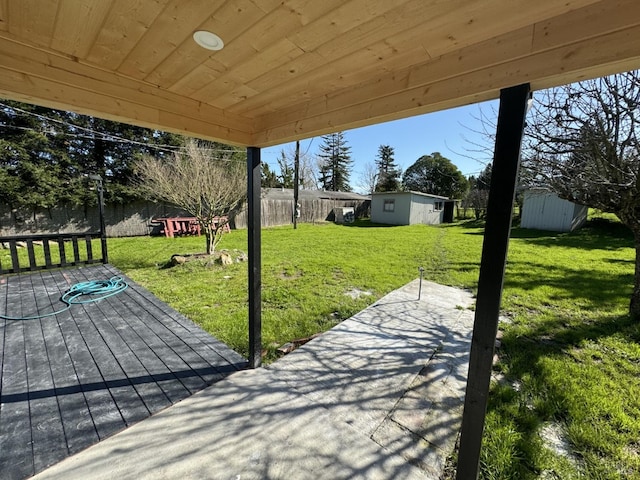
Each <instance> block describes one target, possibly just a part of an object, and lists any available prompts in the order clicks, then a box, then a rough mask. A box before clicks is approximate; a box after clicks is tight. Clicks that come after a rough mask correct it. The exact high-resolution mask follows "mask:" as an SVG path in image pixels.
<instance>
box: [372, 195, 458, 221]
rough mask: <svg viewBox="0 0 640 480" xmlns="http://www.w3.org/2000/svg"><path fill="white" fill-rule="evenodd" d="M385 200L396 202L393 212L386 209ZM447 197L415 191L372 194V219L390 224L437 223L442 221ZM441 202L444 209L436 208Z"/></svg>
mask: <svg viewBox="0 0 640 480" xmlns="http://www.w3.org/2000/svg"><path fill="white" fill-rule="evenodd" d="M385 201H387V202H390V201H393V203H394V210H393V212H390V211H385V208H384V204H385ZM445 201H446V198H444V197H442V198H440V197H432V196H429V195H423V194H419V193H415V192H385V193H374V194H373V195H372V196H371V221H372V222H373V223H386V224H388V225H415V224H418V223H423V224H428V225H436V224H439V223H442V218H443V217H444V202H445ZM436 202H440V203H441V204H442V209H441V210H439V211H436V210H435V203H436Z"/></svg>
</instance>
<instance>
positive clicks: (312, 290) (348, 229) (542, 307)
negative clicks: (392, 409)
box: [109, 219, 640, 479]
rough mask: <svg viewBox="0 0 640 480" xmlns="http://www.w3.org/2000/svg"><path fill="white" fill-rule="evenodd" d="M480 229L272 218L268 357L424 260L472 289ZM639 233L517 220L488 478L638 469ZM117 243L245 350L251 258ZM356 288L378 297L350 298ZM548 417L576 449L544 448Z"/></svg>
mask: <svg viewBox="0 0 640 480" xmlns="http://www.w3.org/2000/svg"><path fill="white" fill-rule="evenodd" d="M482 232H483V231H482V228H481V225H479V224H477V223H475V222H466V223H462V224H458V225H452V226H441V227H429V226H422V225H417V226H410V227H382V226H372V225H370V224H368V223H361V224H357V225H355V226H337V225H332V224H324V225H309V224H302V225H300V226H299V228H298V230H295V231H294V230H293V229H292V228H291V227H281V228H269V229H265V230H264V231H263V342H264V343H263V345H264V349H265V351H266V359H267V361H272V360H274V359H275V358H277V355H276V352H275V349H276V348H277V347H278V346H279V345H281V344H283V343H285V342H287V341H289V340H292V339H295V338H299V337H305V336H307V335H310V334H313V333H316V332H318V331H322V330H326V329H327V328H330V327H331V326H333V325H335V324H336V323H337V322H339V321H340V320H342V319H345V318H347V317H349V316H351V315H352V314H354V313H356V312H357V311H359V310H361V309H362V308H364V307H365V306H366V305H367V304H369V303H371V302H373V301H374V300H375V299H377V298H379V297H380V296H382V295H383V294H385V293H387V292H389V291H390V290H393V289H395V288H397V287H400V286H401V285H404V284H405V283H407V282H408V281H410V280H412V279H414V278H416V277H417V276H418V267H419V266H423V267H424V268H425V278H427V279H428V280H433V281H436V282H440V283H444V284H448V285H454V286H460V287H466V288H470V289H475V287H476V282H477V278H478V264H479V260H480V251H481V247H482V238H483V237H482ZM246 241H247V238H246V231H234V232H232V233H231V234H229V235H227V236H226V237H225V238H224V240H223V242H222V244H221V247H222V248H226V249H242V250H246ZM632 245H633V241H632V238H631V236H630V235H629V234H628V232H627V231H626V229H624V228H623V227H622V226H621V225H620V224H617V223H613V222H610V221H609V220H607V219H596V220H594V221H592V222H591V223H590V225H589V226H588V227H587V228H584V229H582V230H580V231H578V232H575V233H571V234H554V233H549V232H539V231H531V230H520V229H514V231H513V233H512V241H511V244H510V251H509V261H508V266H507V272H506V280H505V288H504V296H503V310H504V313H505V314H507V315H508V316H509V317H510V318H511V322H510V323H504V324H502V325H501V329H502V330H503V331H504V337H503V346H502V348H501V350H500V363H499V365H497V367H496V371H497V372H496V373H500V374H501V375H500V376H498V377H497V378H499V381H496V382H495V383H494V384H493V386H492V393H491V397H490V405H489V412H488V416H487V424H486V430H485V432H486V433H485V441H484V449H483V455H482V478H486V479H529V478H531V479H533V478H559V479H571V478H588V479H627V478H640V346H639V344H638V342H639V340H640V328H639V327H638V325H637V324H634V323H633V322H631V321H630V320H629V318H628V316H627V315H626V310H627V303H628V297H629V295H630V292H631V285H632V279H633V269H634V262H633V259H634V251H633V249H632ZM109 249H110V251H109V253H110V260H111V262H112V263H113V264H115V265H116V266H117V267H119V268H120V269H122V270H123V271H124V272H125V273H126V274H127V275H129V276H131V277H132V278H133V279H135V280H136V281H138V282H140V283H141V284H143V285H144V286H146V287H147V288H149V289H150V290H151V291H153V292H154V293H155V294H156V295H158V296H159V297H160V298H162V299H164V300H165V301H167V302H168V303H170V304H171V305H172V306H174V307H175V308H176V309H178V310H179V311H181V312H183V313H184V314H186V315H187V316H189V317H190V318H192V319H194V320H195V321H197V322H198V323H199V324H201V325H202V326H203V327H204V328H205V329H207V330H208V331H210V332H211V333H212V334H214V335H215V336H217V337H218V338H220V339H221V340H223V341H224V342H226V343H227V344H229V345H231V346H232V347H233V348H235V349H236V350H237V351H239V352H240V353H242V354H245V355H246V353H247V325H246V324H247V289H246V284H247V268H246V264H236V265H232V266H230V267H227V268H225V269H221V268H210V267H206V266H204V265H202V264H188V265H184V266H179V267H173V268H163V266H164V264H165V263H166V261H167V260H168V259H169V257H170V256H171V254H173V253H189V252H198V251H202V250H203V249H204V239H202V238H181V239H165V238H133V239H110V240H109ZM351 289H359V290H363V291H370V292H371V293H372V295H371V296H364V297H361V298H360V299H356V300H354V299H352V298H351V297H349V296H347V295H345V293H346V292H348V291H350V290H351ZM549 426H552V427H553V428H554V429H555V432H556V434H557V435H558V436H559V437H560V438H561V439H564V441H566V442H567V443H566V445H565V447H566V448H567V449H568V450H569V451H570V452H571V453H572V455H571V456H570V457H569V458H566V457H564V456H562V455H558V454H555V453H553V452H552V451H551V450H548V449H546V448H544V447H543V442H542V441H541V439H540V432H541V431H542V430H545V429H547V428H549ZM559 443H562V442H561V441H559Z"/></svg>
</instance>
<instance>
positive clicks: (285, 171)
mask: <svg viewBox="0 0 640 480" xmlns="http://www.w3.org/2000/svg"><path fill="white" fill-rule="evenodd" d="M278 167H279V168H280V175H278V185H277V186H278V187H281V188H293V177H294V172H295V170H294V165H293V162H292V161H290V160H289V159H288V158H287V156H286V155H285V153H284V150H280V156H279V157H278Z"/></svg>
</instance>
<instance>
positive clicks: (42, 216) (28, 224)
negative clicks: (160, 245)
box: [0, 198, 369, 237]
mask: <svg viewBox="0 0 640 480" xmlns="http://www.w3.org/2000/svg"><path fill="white" fill-rule="evenodd" d="M299 203H300V205H301V208H300V217H299V218H298V222H303V223H314V222H323V221H331V220H333V218H332V211H333V209H334V208H336V207H354V208H355V209H356V212H357V214H356V216H363V215H366V214H365V213H363V210H366V208H367V206H368V205H369V203H368V202H366V201H363V200H335V199H326V198H322V199H321V198H313V199H305V198H302V199H300V200H299ZM261 207H262V215H261V219H262V226H263V227H271V226H277V225H288V224H291V223H292V222H293V199H290V200H283V199H270V198H263V199H262V204H261ZM358 213H360V215H359V214H358ZM185 216H191V215H189V213H188V212H185V211H184V210H181V209H179V208H176V207H174V206H172V205H168V204H164V203H154V202H148V201H136V202H131V203H129V204H107V205H105V223H106V231H107V236H108V237H132V236H143V235H157V234H160V224H158V223H154V222H153V221H152V220H153V219H155V218H159V217H185ZM229 220H230V222H229V223H230V224H231V227H232V228H236V229H238V228H246V226H247V216H246V210H244V209H240V210H238V211H237V212H234V214H233V215H232V216H231V217H230V219H229ZM99 229H100V217H99V212H98V207H86V208H83V207H79V208H64V207H60V208H55V209H43V210H38V211H36V212H15V211H12V210H10V209H9V208H7V207H6V206H2V205H0V237H2V236H29V237H31V236H32V235H33V234H58V233H62V234H71V233H77V232H83V231H87V232H92V231H97V230H99Z"/></svg>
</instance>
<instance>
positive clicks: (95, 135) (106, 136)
mask: <svg viewBox="0 0 640 480" xmlns="http://www.w3.org/2000/svg"><path fill="white" fill-rule="evenodd" d="M0 107H2V108H5V109H9V110H12V111H14V112H20V113H22V114H25V115H31V116H33V117H36V118H38V119H40V120H45V121H48V122H53V123H57V124H60V125H64V126H67V127H70V128H74V129H78V130H81V131H84V132H86V133H89V134H91V135H92V136H83V135H79V134H74V133H62V135H65V136H69V137H73V138H86V139H98V140H103V141H108V142H114V143H123V144H130V145H137V146H141V147H147V148H151V149H154V150H159V151H163V152H167V153H175V152H179V151H184V150H185V147H183V146H178V145H176V146H172V145H158V144H154V143H145V142H139V141H137V140H131V139H128V138H123V137H120V136H118V135H113V134H110V133H104V132H98V131H96V130H93V129H91V128H87V127H83V126H80V125H76V124H74V123H70V122H67V121H65V120H59V119H56V118H51V117H47V116H46V115H42V114H39V113H34V112H29V111H27V110H23V109H21V108H19V107H12V106H11V105H7V104H5V103H2V102H0ZM0 127H5V128H15V129H20V130H27V131H32V132H35V133H41V134H44V135H54V136H55V135H59V134H60V133H59V132H56V131H53V130H52V131H45V130H36V129H34V128H29V127H19V126H13V125H0ZM203 150H206V151H209V152H218V153H236V152H237V150H232V149H223V148H220V149H218V148H206V147H205V148H203Z"/></svg>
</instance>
